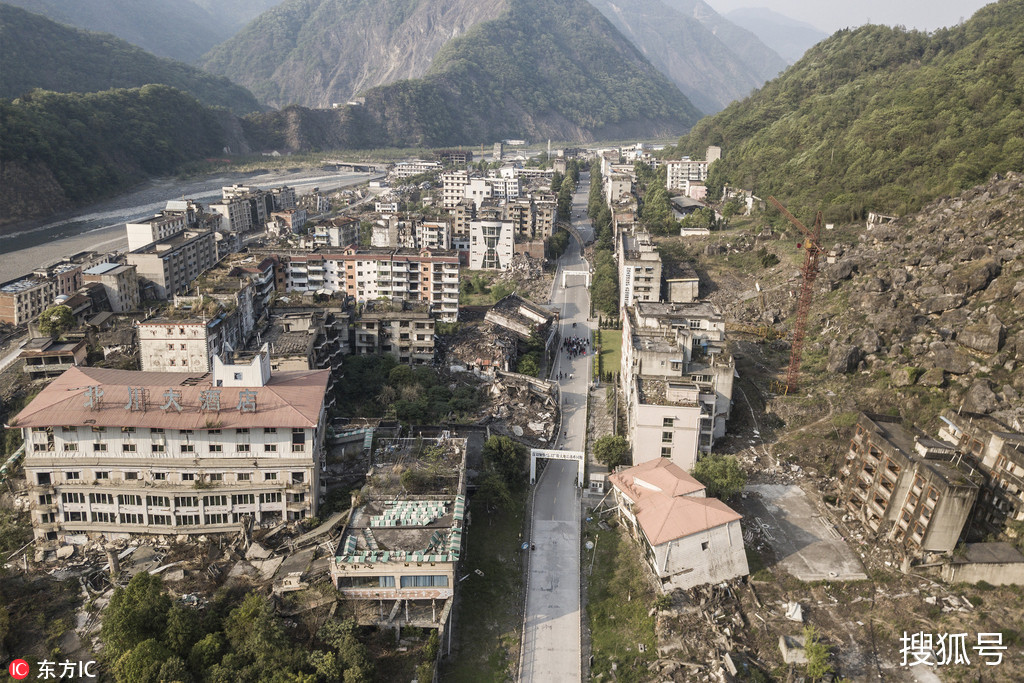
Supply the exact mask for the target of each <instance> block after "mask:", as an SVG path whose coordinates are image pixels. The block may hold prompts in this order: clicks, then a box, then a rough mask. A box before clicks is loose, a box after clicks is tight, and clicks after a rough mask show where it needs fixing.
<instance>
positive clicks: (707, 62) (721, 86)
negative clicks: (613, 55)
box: [590, 0, 784, 113]
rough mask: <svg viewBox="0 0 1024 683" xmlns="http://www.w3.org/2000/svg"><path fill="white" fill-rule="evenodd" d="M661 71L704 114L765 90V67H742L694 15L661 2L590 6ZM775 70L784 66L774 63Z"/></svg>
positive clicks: (603, 0) (601, 0) (613, 1)
mask: <svg viewBox="0 0 1024 683" xmlns="http://www.w3.org/2000/svg"><path fill="white" fill-rule="evenodd" d="M590 4H592V5H594V6H595V7H596V8H597V9H598V10H600V12H601V13H602V14H604V15H605V16H606V17H608V19H609V20H610V21H611V22H612V23H613V24H614V25H615V27H616V28H617V29H619V31H621V32H622V34H623V35H624V36H626V37H627V38H629V40H631V41H632V42H633V44H634V45H636V46H637V48H638V49H639V50H640V51H641V52H642V53H643V54H644V56H645V57H647V59H649V60H650V61H651V64H653V65H654V66H655V67H656V68H657V69H658V70H659V71H661V72H662V73H663V74H665V75H666V76H668V77H669V78H670V79H671V80H672V82H673V83H675V84H676V85H677V86H679V89H680V90H682V91H683V94H685V95H686V96H687V97H688V98H689V99H690V101H691V102H693V103H694V104H695V105H696V106H697V108H699V109H700V110H701V111H703V112H705V113H714V112H718V111H721V110H722V109H723V108H725V106H726V105H728V104H729V103H730V102H732V101H734V100H738V99H741V98H743V97H746V96H747V95H749V94H750V93H751V92H752V91H753V90H755V89H756V88H758V87H760V86H761V85H763V84H764V82H765V81H766V80H768V78H770V77H772V76H775V75H776V74H777V73H778V71H776V72H775V73H772V74H770V75H768V76H762V72H763V68H762V67H763V65H762V64H761V63H758V64H756V65H751V64H748V63H746V62H745V61H744V60H743V59H742V58H740V56H739V55H738V54H737V52H736V51H735V50H734V47H733V46H730V45H729V44H727V43H725V42H723V41H722V40H721V39H720V38H719V37H718V36H716V35H715V33H714V32H713V31H712V30H711V29H710V28H708V27H707V26H705V25H704V23H702V22H701V21H700V20H698V19H697V17H695V16H693V14H692V13H690V14H684V13H683V12H680V11H679V10H678V9H674V8H672V7H669V6H668V5H667V4H666V3H665V2H663V0H590ZM750 38H752V39H754V40H756V38H753V36H750ZM775 61H776V63H777V65H778V69H779V70H780V71H781V69H782V68H783V67H784V63H783V61H782V59H781V58H779V57H778V56H776V57H775Z"/></svg>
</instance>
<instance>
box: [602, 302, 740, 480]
mask: <svg viewBox="0 0 1024 683" xmlns="http://www.w3.org/2000/svg"><path fill="white" fill-rule="evenodd" d="M735 370H736V364H735V361H734V360H733V358H732V355H731V354H730V353H729V351H728V348H727V344H726V339H725V320H724V318H723V316H722V312H721V311H720V310H719V309H718V307H717V306H715V305H714V304H712V303H710V302H707V301H700V302H694V303H690V304H666V303H655V302H638V303H636V305H635V306H633V307H630V308H628V309H627V310H626V312H625V314H624V315H623V326H622V374H621V382H622V390H623V395H624V396H625V397H626V404H627V406H629V410H628V412H627V429H628V433H629V438H630V443H631V444H632V446H633V463H634V464H639V463H641V462H644V461H646V460H650V459H652V458H656V457H659V456H661V457H666V458H671V459H672V461H673V462H674V463H676V464H677V465H679V466H680V467H682V468H683V469H684V470H687V471H690V470H692V469H693V465H694V463H695V462H696V460H697V458H698V456H699V454H700V453H702V452H710V451H711V447H712V445H713V444H714V442H715V440H716V439H719V438H721V437H722V436H724V435H725V428H726V421H727V420H728V418H729V415H730V413H731V411H732V388H733V375H734V373H735Z"/></svg>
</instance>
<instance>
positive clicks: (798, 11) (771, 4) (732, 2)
mask: <svg viewBox="0 0 1024 683" xmlns="http://www.w3.org/2000/svg"><path fill="white" fill-rule="evenodd" d="M705 2H707V3H708V4H709V5H711V6H712V7H713V8H715V10H716V11H717V12H719V13H725V12H728V11H730V10H734V9H737V8H740V7H767V8H768V9H772V10H775V11H776V12H779V13H780V14H785V15H786V16H788V17H791V18H793V19H799V20H800V21H804V22H807V23H808V24H811V25H812V26H815V27H817V28H819V29H821V30H822V31H824V32H825V33H829V34H831V33H833V32H835V31H837V30H839V29H841V28H845V27H847V26H860V25H861V24H867V23H872V24H887V25H890V26H895V25H897V24H903V25H904V26H906V27H907V28H916V29H920V30H923V31H931V30H934V29H937V28H940V27H942V26H951V25H953V24H956V23H959V21H960V19H961V18H963V19H970V17H971V15H972V14H974V13H975V12H976V11H977V10H978V9H979V8H981V7H984V6H985V5H987V4H989V3H988V2H986V1H985V0H705Z"/></svg>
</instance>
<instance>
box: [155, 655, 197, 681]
mask: <svg viewBox="0 0 1024 683" xmlns="http://www.w3.org/2000/svg"><path fill="white" fill-rule="evenodd" d="M157 679H158V680H159V681H160V683H192V680H193V679H192V674H191V672H189V670H188V666H186V665H185V660H183V659H182V658H181V657H178V656H175V655H171V656H170V657H168V658H167V661H165V662H164V664H163V666H161V667H160V674H159V675H158V676H157Z"/></svg>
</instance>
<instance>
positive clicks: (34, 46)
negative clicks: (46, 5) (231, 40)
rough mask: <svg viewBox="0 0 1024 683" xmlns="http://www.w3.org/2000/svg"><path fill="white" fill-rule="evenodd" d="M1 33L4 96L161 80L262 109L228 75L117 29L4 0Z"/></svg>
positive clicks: (219, 101) (206, 99)
mask: <svg viewBox="0 0 1024 683" xmlns="http://www.w3.org/2000/svg"><path fill="white" fill-rule="evenodd" d="M0 39H2V42H3V50H0V97H8V98H12V97H18V96H20V95H22V94H24V93H27V92H29V91H31V90H33V89H35V88H40V89H43V90H52V91H57V92H97V91H101V90H110V89H114V88H133V87H141V86H143V85H146V84H148V83H162V84H164V85H169V86H172V87H175V88H177V89H179V90H183V91H185V92H188V93H191V94H192V95H194V96H195V97H196V98H197V99H198V100H200V101H201V102H203V103H204V104H207V105H210V106H217V107H226V108H229V109H231V110H232V111H234V112H235V113H237V114H247V113H250V112H253V111H258V110H259V109H260V105H259V103H257V101H256V98H255V97H253V95H252V94H251V93H250V92H248V91H247V90H245V88H242V87H241V86H238V85H235V84H234V83H232V82H231V81H229V80H228V79H226V78H223V77H221V76H215V75H213V74H208V73H206V72H203V71H200V70H199V69H197V68H195V67H192V66H189V65H187V64H183V63H181V62H175V61H173V60H170V59H164V58H161V57H156V56H154V55H151V54H149V53H148V52H146V51H144V50H143V49H142V48H139V47H135V46H134V45H131V44H129V43H128V42H126V41H124V40H121V39H120V38H117V37H115V36H113V35H110V34H101V33H92V32H88V31H83V30H80V29H76V28H72V27H70V26H65V25H63V24H59V23H57V22H54V21H51V20H49V19H47V18H46V17H44V16H42V15H39V14H34V13H31V12H28V11H26V10H23V9H21V8H18V7H14V6H12V5H8V4H5V3H0Z"/></svg>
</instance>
